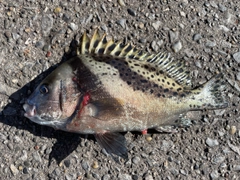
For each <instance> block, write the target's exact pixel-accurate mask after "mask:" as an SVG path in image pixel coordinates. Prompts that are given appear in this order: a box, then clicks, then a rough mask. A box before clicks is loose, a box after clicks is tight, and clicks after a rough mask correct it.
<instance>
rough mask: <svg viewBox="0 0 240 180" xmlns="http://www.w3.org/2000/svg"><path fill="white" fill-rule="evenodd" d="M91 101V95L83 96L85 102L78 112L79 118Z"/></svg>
mask: <svg viewBox="0 0 240 180" xmlns="http://www.w3.org/2000/svg"><path fill="white" fill-rule="evenodd" d="M89 100H90V94H89V93H88V92H87V93H85V94H84V96H83V101H82V103H81V106H80V110H79V111H78V117H79V118H80V116H81V113H82V110H83V108H84V107H85V106H86V105H87V104H88V102H89Z"/></svg>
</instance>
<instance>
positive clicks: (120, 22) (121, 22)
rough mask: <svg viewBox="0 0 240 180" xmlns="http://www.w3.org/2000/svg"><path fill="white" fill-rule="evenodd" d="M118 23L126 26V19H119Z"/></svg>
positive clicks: (123, 26)
mask: <svg viewBox="0 0 240 180" xmlns="http://www.w3.org/2000/svg"><path fill="white" fill-rule="evenodd" d="M116 23H117V24H119V25H120V26H122V28H125V27H126V19H120V20H117V21H116Z"/></svg>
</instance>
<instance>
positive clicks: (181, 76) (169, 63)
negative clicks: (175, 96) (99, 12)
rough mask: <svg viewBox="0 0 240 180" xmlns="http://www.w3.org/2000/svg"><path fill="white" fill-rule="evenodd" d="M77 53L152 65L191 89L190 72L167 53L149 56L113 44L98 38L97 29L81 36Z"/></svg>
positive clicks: (129, 47) (104, 36)
mask: <svg viewBox="0 0 240 180" xmlns="http://www.w3.org/2000/svg"><path fill="white" fill-rule="evenodd" d="M77 53H78V54H106V55H112V56H115V57H125V58H129V59H135V60H139V61H143V62H144V61H145V62H147V63H152V64H154V65H156V66H157V67H158V69H159V70H160V71H162V72H164V73H166V74H167V75H168V76H169V77H171V78H173V79H174V80H175V81H176V82H177V83H179V84H180V85H182V86H183V87H184V88H186V89H191V88H192V81H191V78H190V75H189V74H190V72H189V71H187V70H186V67H185V65H184V62H183V61H174V60H173V58H171V57H170V54H169V53H161V52H159V53H158V54H149V53H147V52H143V51H141V50H138V49H136V48H135V47H134V46H132V45H131V44H129V43H128V44H126V45H125V44H123V43H122V41H117V42H115V41H114V40H113V39H110V40H107V38H106V34H103V35H102V36H100V34H99V32H98V29H96V30H95V31H94V34H93V36H92V37H91V38H89V37H88V35H87V33H86V32H85V33H84V34H83V36H82V37H81V42H80V47H79V49H78V52H77Z"/></svg>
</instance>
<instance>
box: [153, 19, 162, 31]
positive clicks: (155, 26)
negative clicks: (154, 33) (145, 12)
mask: <svg viewBox="0 0 240 180" xmlns="http://www.w3.org/2000/svg"><path fill="white" fill-rule="evenodd" d="M161 25H162V22H161V21H156V22H154V23H152V26H153V28H154V29H155V30H158V29H159V28H160V26H161Z"/></svg>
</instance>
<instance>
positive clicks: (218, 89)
mask: <svg viewBox="0 0 240 180" xmlns="http://www.w3.org/2000/svg"><path fill="white" fill-rule="evenodd" d="M225 88H226V83H225V81H224V77H223V74H222V73H219V74H216V75H215V76H214V77H212V78H211V79H210V80H209V81H208V82H206V83H204V84H202V85H200V86H199V87H193V81H192V78H191V73H190V71H189V69H188V68H187V67H186V63H185V62H184V61H183V60H175V59H174V58H172V57H171V56H170V53H167V52H159V53H156V54H151V53H148V52H144V51H142V50H139V49H138V48H136V47H134V46H133V45H131V44H130V43H129V44H124V43H123V42H122V41H114V40H113V39H110V40H108V39H107V38H106V34H103V35H100V33H99V30H98V29H97V30H95V31H94V33H93V35H92V37H89V36H88V35H87V33H86V32H85V33H83V35H82V37H81V39H80V43H79V46H78V47H77V55H76V56H75V57H73V58H71V59H69V60H67V61H65V62H63V63H62V64H60V65H59V66H58V67H57V68H56V69H55V70H54V71H52V72H51V73H50V74H49V75H48V76H47V77H46V78H45V79H44V80H43V81H42V82H41V83H40V84H39V85H38V86H37V87H36V89H35V90H34V91H33V93H32V94H31V95H30V97H29V98H27V100H26V102H25V104H24V105H23V109H24V111H25V113H24V116H25V117H26V118H28V119H30V120H31V121H33V122H35V123H37V124H40V125H46V126H50V127H53V128H55V129H58V130H63V131H67V132H73V133H79V134H93V135H94V136H95V138H96V140H97V142H98V144H99V145H100V146H101V147H102V148H104V149H105V150H106V151H107V153H109V154H110V155H112V156H117V157H122V158H127V157H128V151H127V147H126V146H127V145H126V139H125V137H124V135H123V134H122V132H127V131H141V132H143V133H147V130H148V129H156V130H157V131H158V130H159V131H161V129H162V128H163V129H164V127H167V126H176V127H178V126H181V125H184V122H181V121H179V120H181V119H182V117H183V115H184V114H185V113H187V112H188V111H196V110H203V109H221V108H226V107H227V106H228V102H227V101H226V99H225V96H224V94H223V92H224V90H225Z"/></svg>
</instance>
